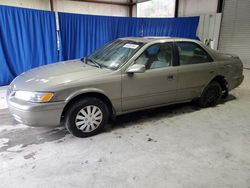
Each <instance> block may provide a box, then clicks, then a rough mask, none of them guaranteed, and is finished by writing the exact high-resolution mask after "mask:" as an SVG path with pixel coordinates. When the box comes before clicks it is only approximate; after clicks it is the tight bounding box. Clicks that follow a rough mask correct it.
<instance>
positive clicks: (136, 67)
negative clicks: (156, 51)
mask: <svg viewBox="0 0 250 188" xmlns="http://www.w3.org/2000/svg"><path fill="white" fill-rule="evenodd" d="M145 71H146V67H145V65H141V64H134V65H132V66H131V67H129V68H128V69H127V71H126V72H127V73H144V72H145Z"/></svg>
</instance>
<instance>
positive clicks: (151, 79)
mask: <svg viewBox="0 0 250 188" xmlns="http://www.w3.org/2000/svg"><path fill="white" fill-rule="evenodd" d="M134 63H135V64H143V65H145V66H146V71H145V72H144V73H133V74H129V73H126V72H124V73H123V74H122V110H123V111H129V110H135V109H140V108H145V107H150V106H157V105H163V104H167V103H171V102H174V101H175V99H176V89H177V79H178V78H177V67H174V66H173V43H160V44H154V45H152V46H150V47H148V48H147V49H146V50H145V51H144V52H143V53H142V54H141V55H140V56H139V57H138V58H137V59H136V60H135V62H134Z"/></svg>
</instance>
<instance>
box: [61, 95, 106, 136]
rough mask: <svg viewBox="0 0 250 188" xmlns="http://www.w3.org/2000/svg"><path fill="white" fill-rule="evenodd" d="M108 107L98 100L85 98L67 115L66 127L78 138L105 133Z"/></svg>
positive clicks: (71, 108)
mask: <svg viewBox="0 0 250 188" xmlns="http://www.w3.org/2000/svg"><path fill="white" fill-rule="evenodd" d="M108 117H109V110H108V107H107V105H106V104H105V103H104V102H103V101H101V100H99V99H97V98H92V97H88V98H84V99H82V100H78V101H76V102H75V103H73V104H72V105H71V106H70V108H69V110H68V111H67V113H66V118H65V127H66V128H67V130H68V131H69V132H70V133H71V134H72V135H74V136H76V137H81V138H83V137H89V136H93V135H96V134H98V133H100V132H101V131H103V129H104V127H105V125H106V124H107V122H108V119H109V118H108Z"/></svg>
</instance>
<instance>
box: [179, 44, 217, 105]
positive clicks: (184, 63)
mask: <svg viewBox="0 0 250 188" xmlns="http://www.w3.org/2000/svg"><path fill="white" fill-rule="evenodd" d="M175 46H176V49H177V51H178V54H179V66H178V78H179V79H178V93H177V100H178V101H185V100H190V99H193V98H195V97H199V96H200V94H201V92H202V89H203V88H204V87H205V86H206V84H207V83H208V82H209V81H210V80H211V79H212V78H213V76H214V70H213V69H214V68H213V64H212V62H213V59H212V58H211V56H210V55H209V54H208V53H207V52H206V51H205V49H203V48H202V47H201V46H200V45H198V44H197V43H194V42H189V41H185V42H184V41H183V42H176V43H175Z"/></svg>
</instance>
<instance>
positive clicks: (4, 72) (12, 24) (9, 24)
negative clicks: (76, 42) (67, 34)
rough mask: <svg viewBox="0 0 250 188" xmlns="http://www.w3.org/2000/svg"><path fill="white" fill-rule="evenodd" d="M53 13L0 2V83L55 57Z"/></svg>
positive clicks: (52, 60)
mask: <svg viewBox="0 0 250 188" xmlns="http://www.w3.org/2000/svg"><path fill="white" fill-rule="evenodd" d="M56 41H57V39H56V23H55V14H54V13H52V12H49V11H40V10H31V9H23V8H15V7H8V6H0V85H6V84H9V82H10V81H12V80H13V79H14V78H15V77H16V76H17V75H19V74H21V73H22V72H24V71H26V70H29V69H31V68H34V67H37V66H41V65H44V64H48V63H52V62H56V61H57V42H56Z"/></svg>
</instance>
